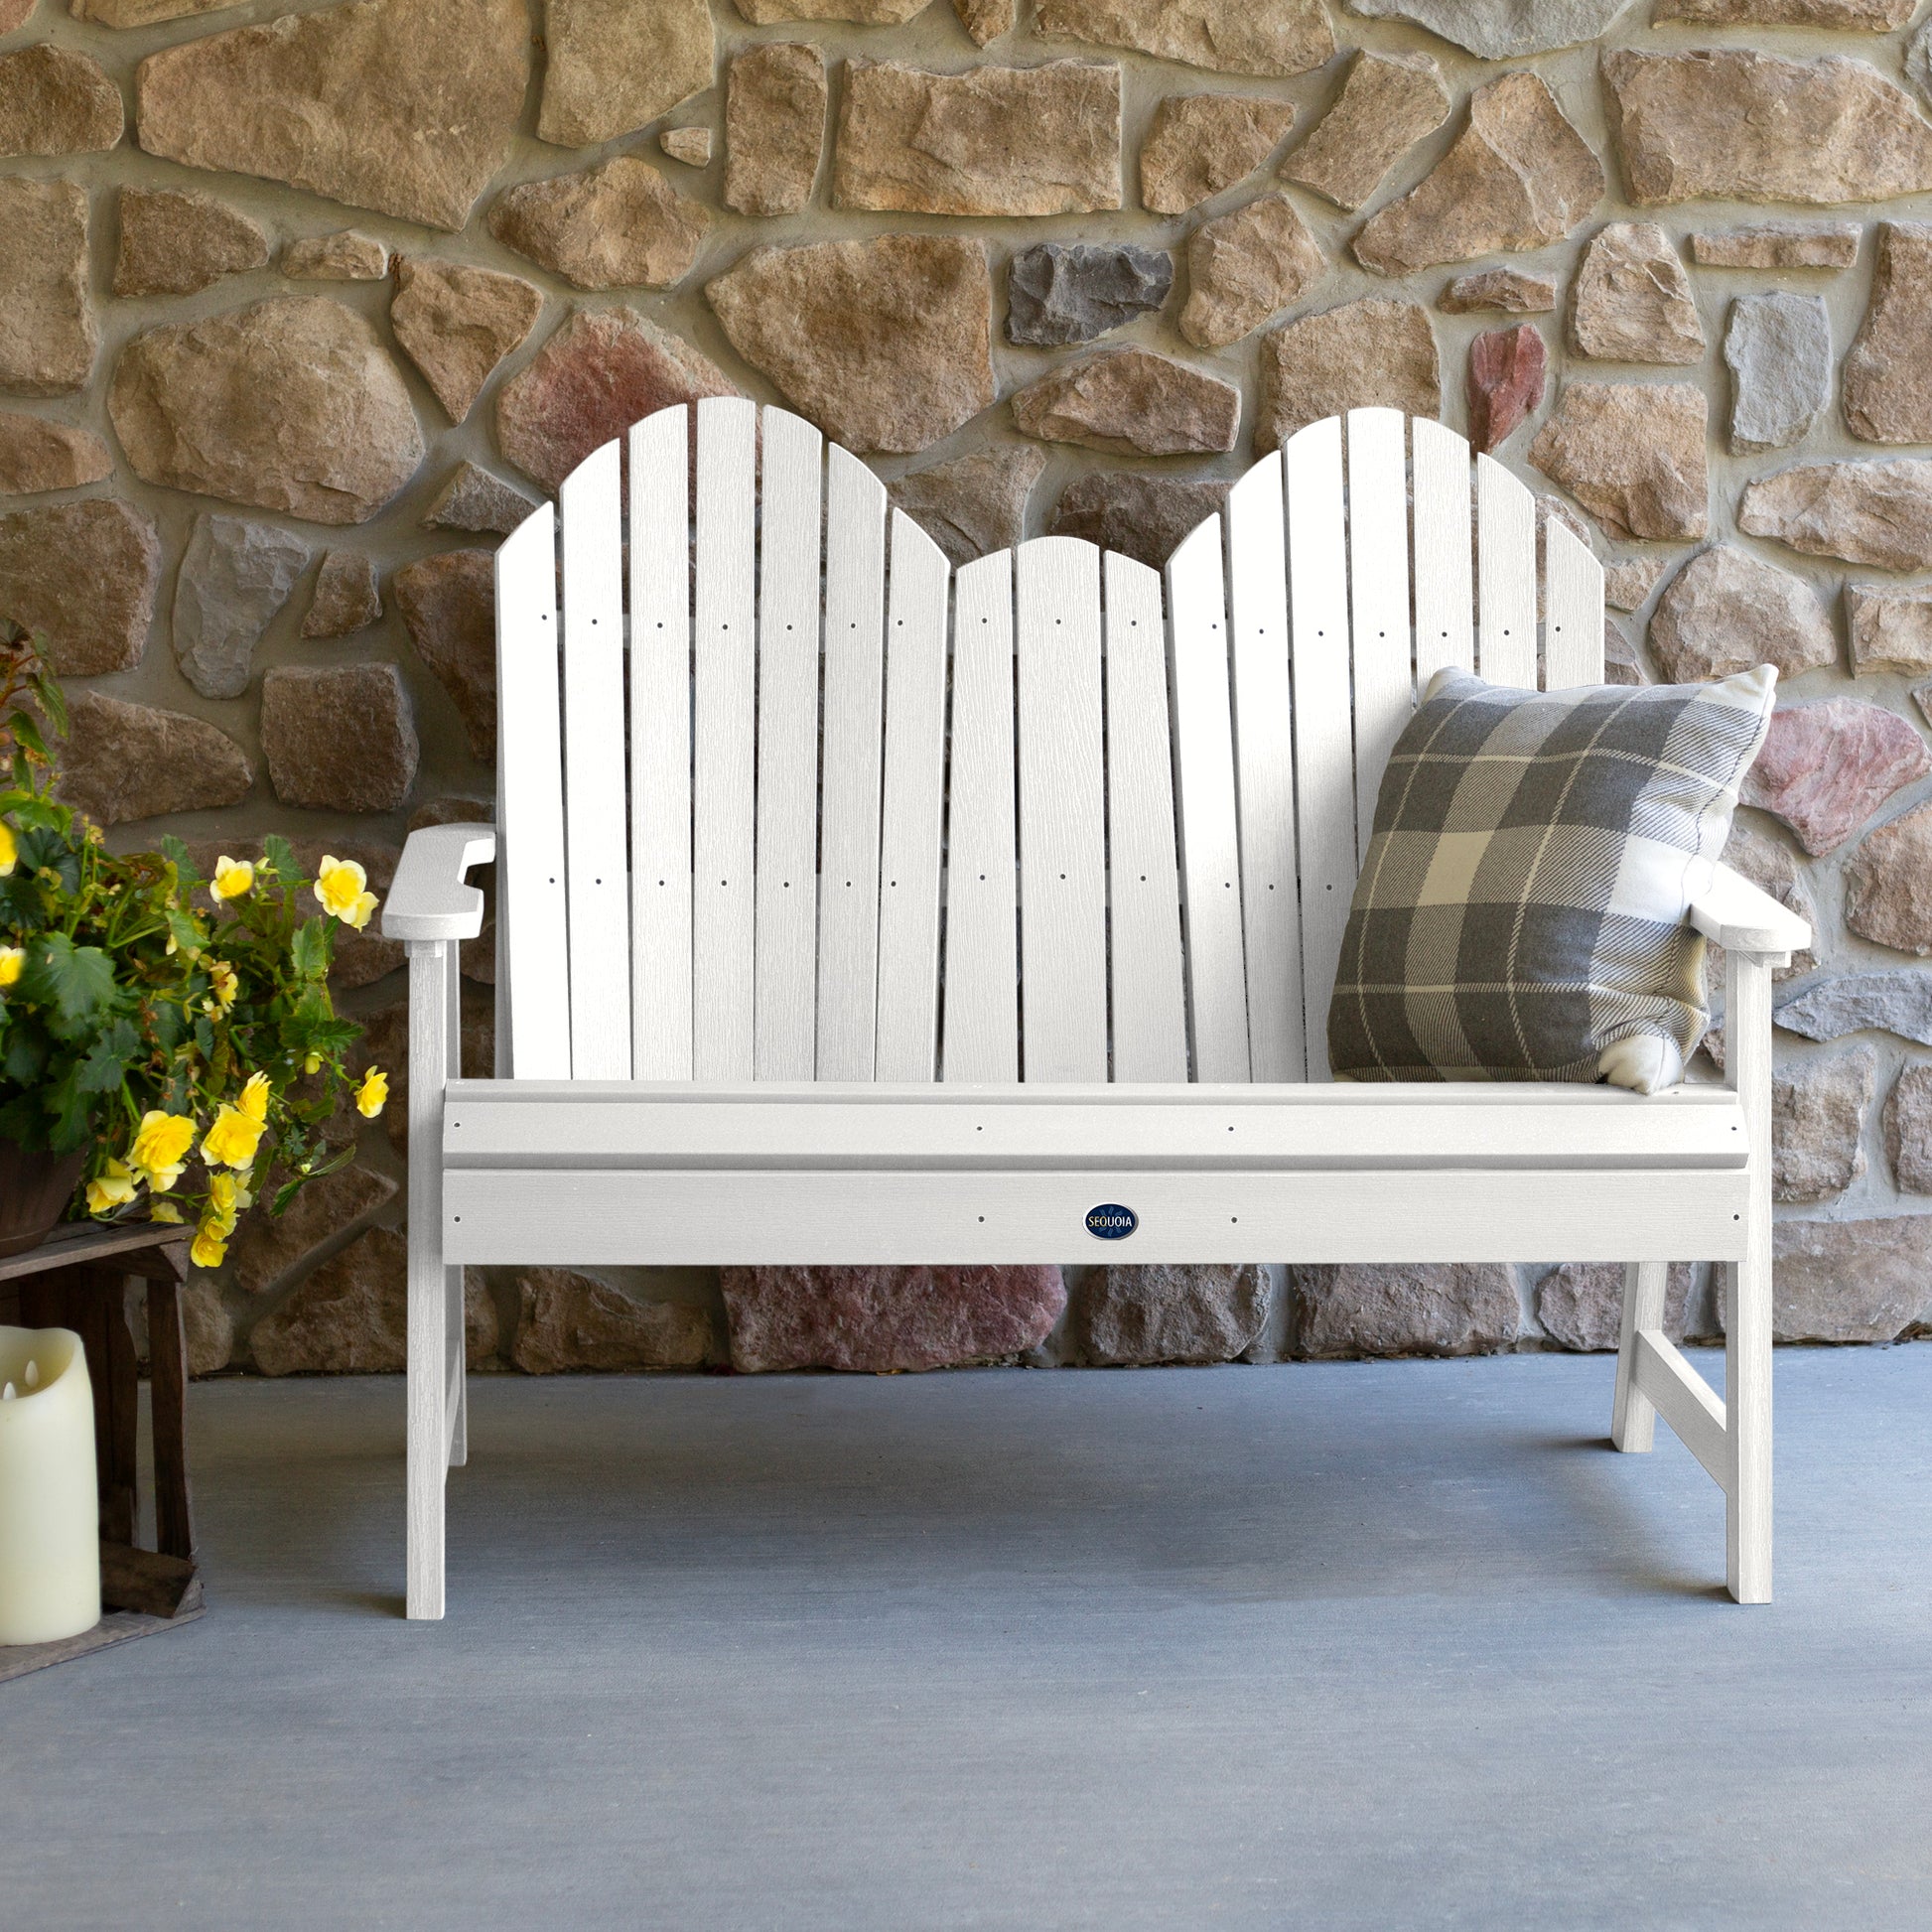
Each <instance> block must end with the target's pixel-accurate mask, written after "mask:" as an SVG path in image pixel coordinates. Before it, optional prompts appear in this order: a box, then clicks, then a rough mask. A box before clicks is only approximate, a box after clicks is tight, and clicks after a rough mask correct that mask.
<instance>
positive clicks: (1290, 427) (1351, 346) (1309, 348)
mask: <svg viewBox="0 0 1932 1932" xmlns="http://www.w3.org/2000/svg"><path fill="white" fill-rule="evenodd" d="M1376 405H1386V406H1387V407H1389V408H1391V409H1400V410H1403V411H1404V412H1405V413H1407V414H1410V415H1416V416H1440V415H1441V414H1442V413H1443V376H1442V365H1441V363H1440V361H1439V360H1438V358H1437V353H1436V332H1435V330H1434V328H1433V327H1432V326H1431V324H1430V320H1429V311H1428V310H1427V309H1425V308H1424V307H1423V306H1422V305H1421V304H1420V303H1417V302H1402V301H1396V300H1394V299H1391V298H1387V297H1376V296H1370V297H1366V298H1364V299H1363V300H1361V301H1359V302H1344V303H1343V304H1341V306H1340V307H1339V308H1334V309H1324V310H1322V311H1321V312H1320V314H1318V315H1312V316H1299V317H1297V318H1296V319H1295V320H1294V321H1293V322H1289V323H1285V324H1284V325H1283V326H1282V327H1281V328H1280V329H1277V330H1276V331H1275V332H1274V333H1273V334H1272V335H1269V336H1266V337H1264V338H1263V339H1262V345H1261V411H1260V415H1259V417H1258V418H1257V420H1256V423H1255V450H1256V453H1257V454H1258V455H1266V453H1267V452H1268V451H1270V450H1272V449H1275V448H1276V447H1277V446H1278V445H1280V444H1283V443H1286V442H1287V441H1288V439H1289V438H1290V437H1291V436H1293V435H1294V434H1295V432H1296V431H1297V430H1298V429H1301V428H1302V427H1303V426H1304V425H1305V424H1308V423H1316V422H1319V421H1320V420H1321V419H1322V417H1324V416H1338V415H1341V414H1344V413H1345V412H1346V411H1348V410H1350V409H1360V408H1368V407H1372V406H1376Z"/></svg>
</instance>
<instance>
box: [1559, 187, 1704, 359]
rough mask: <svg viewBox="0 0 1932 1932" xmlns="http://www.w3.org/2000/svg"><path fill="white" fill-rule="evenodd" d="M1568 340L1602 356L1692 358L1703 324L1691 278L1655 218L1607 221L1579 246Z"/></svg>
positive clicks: (1700, 347) (1699, 354) (1699, 348)
mask: <svg viewBox="0 0 1932 1932" xmlns="http://www.w3.org/2000/svg"><path fill="white" fill-rule="evenodd" d="M1570 305H1571V306H1570V346H1571V347H1572V348H1573V349H1575V350H1576V351H1577V353H1578V354H1579V355H1587V356H1592V357H1594V358H1595V359H1596V360H1598V361H1605V362H1698V361H1702V360H1703V359H1704V325H1703V324H1702V323H1700V322H1699V321H1698V311H1697V304H1696V303H1695V302H1694V301H1693V300H1692V299H1691V278H1690V277H1689V276H1688V275H1686V274H1685V272H1684V264H1683V263H1682V262H1681V261H1680V260H1679V259H1678V256H1677V249H1676V247H1675V246H1674V245H1673V244H1672V242H1671V240H1670V237H1669V236H1668V235H1666V234H1665V233H1664V231H1663V229H1662V228H1660V227H1659V226H1658V225H1657V224H1656V222H1654V221H1612V222H1611V223H1610V224H1609V226H1608V227H1606V228H1603V229H1601V230H1600V231H1599V232H1598V233H1597V235H1596V237H1595V238H1594V239H1593V240H1592V241H1591V242H1590V244H1589V246H1588V247H1587V249H1585V251H1584V259H1583V263H1582V266H1581V267H1579V269H1578V271H1577V279H1576V281H1575V283H1574V284H1573V285H1572V289H1571V297H1570Z"/></svg>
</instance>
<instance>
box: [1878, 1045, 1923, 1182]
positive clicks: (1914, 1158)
mask: <svg viewBox="0 0 1932 1932" xmlns="http://www.w3.org/2000/svg"><path fill="white" fill-rule="evenodd" d="M1885 1159H1886V1160H1887V1161H1888V1162H1890V1164H1891V1174H1892V1179H1893V1180H1894V1181H1896V1182H1897V1183H1898V1185H1899V1187H1900V1188H1901V1189H1902V1190H1903V1191H1904V1192H1906V1193H1908V1194H1932V1062H1927V1061H1923V1060H1921V1061H1918V1062H1917V1063H1915V1064H1913V1065H1910V1066H1907V1067H1904V1068H1903V1069H1902V1070H1901V1071H1900V1073H1899V1075H1898V1080H1897V1083H1896V1085H1894V1086H1893V1088H1892V1090H1891V1095H1890V1097H1889V1098H1888V1099H1887V1100H1886V1102H1885Z"/></svg>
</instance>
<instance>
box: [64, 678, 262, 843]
mask: <svg viewBox="0 0 1932 1932" xmlns="http://www.w3.org/2000/svg"><path fill="white" fill-rule="evenodd" d="M68 716H69V724H70V726H71V730H70V731H69V735H68V742H67V744H66V746H65V747H64V748H63V751H62V754H61V782H60V786H59V790H60V794H61V796H62V797H63V798H65V799H66V800H67V801H68V802H69V804H71V805H77V806H79V808H80V809H81V810H82V811H83V812H85V813H86V814H87V816H88V817H89V818H91V819H92V820H93V821H94V823H95V824H96V825H120V824H122V823H124V822H125V821H127V820H129V819H137V818H158V817H160V816H161V815H162V814H163V813H166V812H200V811H207V810H209V809H211V808H212V807H214V806H217V805H232V804H235V803H237V802H238V801H239V800H240V799H242V798H245V797H246V796H247V795H248V790H249V787H250V786H251V785H253V783H254V782H255V774H254V770H253V768H252V767H251V766H250V765H249V762H248V758H247V754H246V753H244V752H243V751H242V749H241V747H240V746H239V745H237V744H236V743H235V742H234V740H233V739H231V738H229V737H228V735H227V734H226V733H225V732H220V731H217V730H215V728H214V727H213V726H212V725H210V724H207V723H205V722H204V721H203V720H202V719H200V718H190V717H187V716H185V715H184V714H183V713H181V712H179V711H157V710H155V709H154V708H153V707H152V706H149V705H143V704H127V703H124V702H123V701H122V700H121V699H119V698H110V697H108V696H107V695H106V693H105V692H102V691H81V692H78V693H76V694H74V695H71V696H70V697H69V700H68Z"/></svg>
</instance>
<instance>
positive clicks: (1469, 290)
mask: <svg viewBox="0 0 1932 1932" xmlns="http://www.w3.org/2000/svg"><path fill="white" fill-rule="evenodd" d="M1436 306H1437V308H1439V309H1441V310H1442V312H1443V313H1444V314H1445V315H1446V316H1464V315H1480V314H1483V313H1486V312H1495V313H1497V314H1501V315H1506V316H1540V315H1546V314H1548V313H1549V311H1550V310H1552V309H1554V308H1555V307H1556V306H1557V285H1556V281H1555V279H1554V278H1553V277H1551V276H1548V275H1530V274H1526V273H1525V272H1524V271H1523V270H1522V269H1520V268H1485V269H1480V270H1478V271H1477V272H1476V273H1475V274H1473V275H1458V276H1457V277H1456V278H1455V280H1454V281H1452V282H1450V283H1449V285H1448V286H1447V287H1446V288H1445V289H1444V290H1443V292H1442V294H1441V295H1440V296H1438V297H1437V299H1436Z"/></svg>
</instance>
